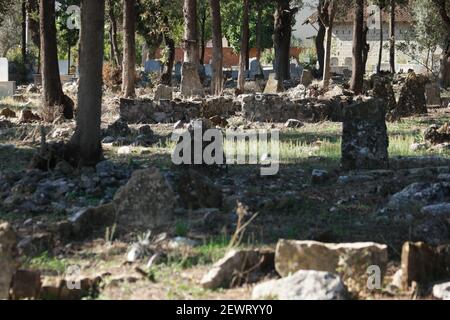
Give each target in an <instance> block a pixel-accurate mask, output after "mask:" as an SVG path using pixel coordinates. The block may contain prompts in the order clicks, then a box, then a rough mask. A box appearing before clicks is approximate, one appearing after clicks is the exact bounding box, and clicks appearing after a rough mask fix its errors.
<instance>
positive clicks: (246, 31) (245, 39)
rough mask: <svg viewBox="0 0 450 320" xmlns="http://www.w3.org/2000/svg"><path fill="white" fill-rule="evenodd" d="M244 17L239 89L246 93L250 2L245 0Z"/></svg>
mask: <svg viewBox="0 0 450 320" xmlns="http://www.w3.org/2000/svg"><path fill="white" fill-rule="evenodd" d="M243 1H244V2H243V8H244V11H243V15H242V27H241V51H240V55H239V75H238V89H239V90H241V91H244V86H245V78H246V77H245V74H246V70H247V64H248V61H246V60H247V56H248V53H247V52H248V50H249V48H248V46H249V45H248V42H249V39H248V36H249V17H248V15H249V10H250V1H249V0H243Z"/></svg>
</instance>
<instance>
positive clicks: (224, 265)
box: [201, 250, 273, 289]
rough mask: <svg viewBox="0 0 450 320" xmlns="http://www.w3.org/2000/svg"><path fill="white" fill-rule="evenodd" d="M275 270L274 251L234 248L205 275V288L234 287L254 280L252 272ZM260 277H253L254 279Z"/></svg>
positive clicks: (203, 282) (203, 285)
mask: <svg viewBox="0 0 450 320" xmlns="http://www.w3.org/2000/svg"><path fill="white" fill-rule="evenodd" d="M263 270H266V272H267V270H268V271H269V272H270V271H271V270H273V252H270V251H265V250H261V251H259V250H232V251H230V252H229V253H228V254H226V255H225V257H223V258H222V259H221V260H219V261H218V262H217V263H215V264H214V266H213V267H212V269H211V270H210V271H209V272H208V273H207V274H206V275H205V276H204V277H203V279H202V280H201V285H202V287H203V288H205V289H217V288H232V287H236V286H239V285H242V283H243V282H244V281H247V282H248V280H252V276H251V274H252V273H253V274H256V273H258V272H261V271H263ZM257 280H258V277H253V281H250V282H255V281H257Z"/></svg>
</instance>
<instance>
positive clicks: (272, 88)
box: [264, 73, 284, 94]
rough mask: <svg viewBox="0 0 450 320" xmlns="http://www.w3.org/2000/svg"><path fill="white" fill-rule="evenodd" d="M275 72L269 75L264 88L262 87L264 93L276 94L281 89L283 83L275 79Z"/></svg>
mask: <svg viewBox="0 0 450 320" xmlns="http://www.w3.org/2000/svg"><path fill="white" fill-rule="evenodd" d="M275 77H276V75H275V73H271V74H270V75H269V80H267V84H266V88H265V89H264V93H265V94H277V93H279V92H282V91H284V90H283V83H282V82H281V81H278V80H277V79H275Z"/></svg>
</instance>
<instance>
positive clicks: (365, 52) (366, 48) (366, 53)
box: [362, 25, 370, 74]
mask: <svg viewBox="0 0 450 320" xmlns="http://www.w3.org/2000/svg"><path fill="white" fill-rule="evenodd" d="M368 32H369V28H368V27H367V25H365V26H364V33H363V43H364V49H363V56H362V57H363V70H364V74H366V66H367V59H368V58H369V51H370V44H369V43H368V42H367V33H368Z"/></svg>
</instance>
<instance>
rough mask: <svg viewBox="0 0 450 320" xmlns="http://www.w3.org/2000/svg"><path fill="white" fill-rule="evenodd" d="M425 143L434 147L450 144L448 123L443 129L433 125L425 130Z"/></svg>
mask: <svg viewBox="0 0 450 320" xmlns="http://www.w3.org/2000/svg"><path fill="white" fill-rule="evenodd" d="M424 138H425V141H428V142H429V143H431V144H432V145H437V144H441V143H446V142H450V127H449V125H448V123H445V124H444V125H442V126H441V127H439V126H437V125H432V126H430V127H429V128H427V129H426V130H425V133H424Z"/></svg>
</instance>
